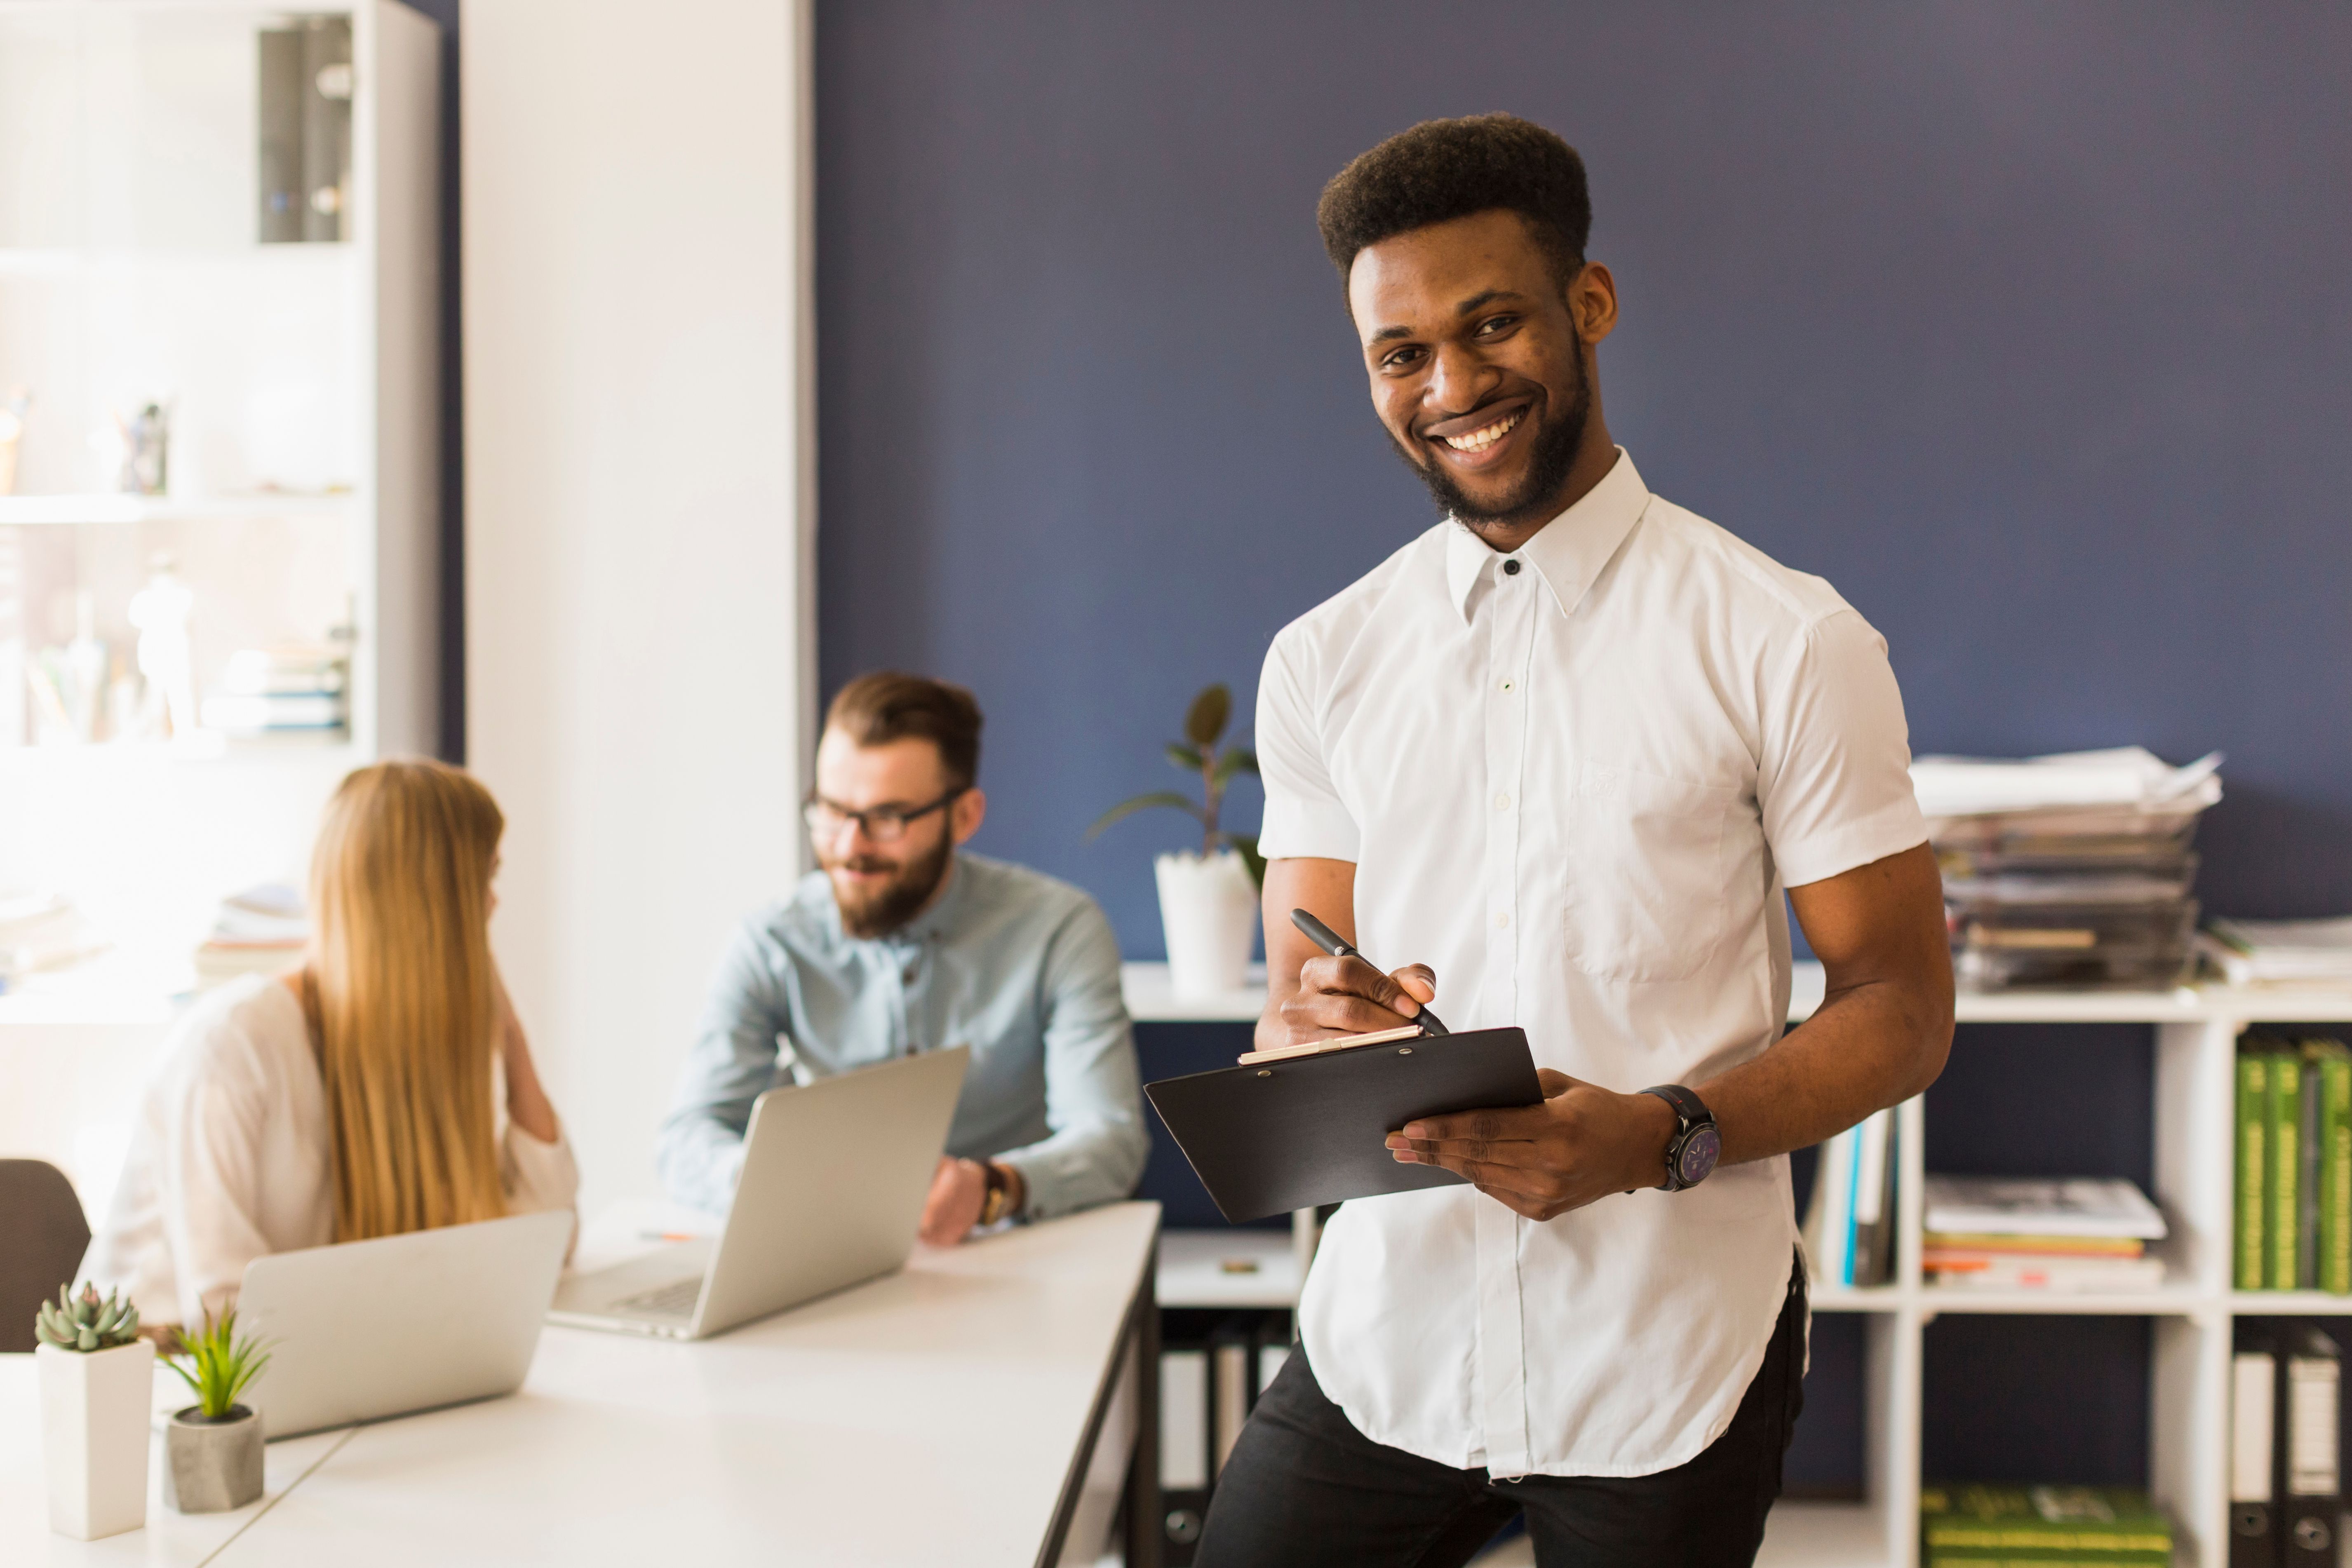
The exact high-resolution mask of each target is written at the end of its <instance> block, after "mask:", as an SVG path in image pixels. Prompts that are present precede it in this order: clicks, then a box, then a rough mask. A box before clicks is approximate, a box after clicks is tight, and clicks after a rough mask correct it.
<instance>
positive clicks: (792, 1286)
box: [547, 1046, 971, 1339]
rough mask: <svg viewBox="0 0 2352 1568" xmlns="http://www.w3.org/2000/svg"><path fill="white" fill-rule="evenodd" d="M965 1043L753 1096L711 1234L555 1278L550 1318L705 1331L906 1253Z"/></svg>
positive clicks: (722, 1328) (664, 1331) (721, 1329)
mask: <svg viewBox="0 0 2352 1568" xmlns="http://www.w3.org/2000/svg"><path fill="white" fill-rule="evenodd" d="M970 1060H971V1051H969V1050H968V1049H966V1048H965V1047H963V1046H957V1047H955V1048H954V1049H953V1050H950V1051H932V1052H930V1053H929V1054H928V1055H924V1056H913V1057H908V1058H906V1059H905V1060H903V1061H892V1062H886V1063H885V1064H883V1065H882V1066H879V1067H868V1068H865V1069H862V1070H860V1071H856V1072H845V1073H843V1074H842V1075H840V1076H839V1077H837V1078H820V1079H818V1080H816V1081H815V1082H812V1083H807V1084H803V1085H802V1086H801V1087H799V1088H793V1089H771V1090H769V1091H768V1092H766V1093H765V1094H762V1095H761V1096H760V1098H759V1099H758V1100H757V1101H756V1102H754V1103H753V1104H752V1106H751V1124H750V1126H748V1127H747V1128H745V1129H744V1133H743V1145H744V1146H743V1174H742V1176H740V1178H739V1179H738V1180H737V1182H736V1186H735V1204H734V1207H731V1208H730V1209H729V1210H728V1211H727V1223H726V1227H725V1228H723V1229H722V1230H720V1231H719V1237H718V1239H717V1241H716V1243H715V1244H714V1243H713V1242H712V1241H711V1240H709V1239H697V1240H693V1241H681V1242H676V1243H673V1244H672V1245H670V1246H668V1247H666V1248H664V1249H661V1250H660V1251H657V1252H653V1253H648V1254H647V1255H646V1256H645V1257H643V1258H637V1259H633V1260H630V1261H628V1262H626V1263H622V1264H618V1265H615V1266H614V1267H613V1268H610V1269H600V1270H597V1271H596V1272H594V1273H593V1274H582V1275H579V1276H577V1277H575V1278H573V1279H570V1280H566V1281H563V1284H562V1287H561V1288H560V1289H559V1290H558V1291H556V1295H555V1306H554V1309H553V1310H552V1311H551V1312H549V1313H548V1314H547V1320H548V1322H555V1323H567V1324H570V1325H572V1326H573V1327H575V1328H593V1329H617V1330H620V1331H622V1332H624V1333H644V1334H657V1335H659V1336H661V1337H663V1338H665V1339H701V1338H703V1337H704V1336H705V1335H708V1334H715V1333H725V1332H726V1331H727V1330H729V1329H731V1328H734V1327H736V1326H737V1325H738V1324H740V1323H747V1322H751V1320H752V1319H753V1318H763V1317H766V1316H767V1315H768V1314H769V1313H771V1312H782V1311H783V1310H784V1309H785V1308H786V1307H796V1306H798V1305H800V1304H801V1303H802V1302H803V1301H811V1300H813V1299H814V1298H815V1297H818V1296H822V1295H826V1294H828V1293H830V1292H832V1291H839V1290H845V1289H846V1288H848V1287H849V1286H851V1285H856V1284H859V1283H861V1282H863V1281H867V1280H871V1279H873V1278H874V1277H875V1276H877V1275H878V1274H887V1273H888V1272H889V1271H890V1270H893V1269H896V1268H898V1266H899V1265H900V1264H902V1263H904V1262H905V1261H906V1260H907V1254H908V1253H909V1252H911V1251H913V1250H914V1248H915V1232H916V1229H917V1228H918V1227H919V1226H920V1224H921V1223H922V1218H923V1200H924V1199H925V1198H926V1197H929V1195H930V1190H931V1177H932V1175H933V1173H934V1172H935V1171H936V1170H937V1169H938V1168H939V1162H940V1150H941V1149H943V1148H944V1147H945V1146H946V1145H947V1141H948V1124H949V1123H950V1122H951V1121H953V1120H954V1119H955V1108H956V1096H957V1094H958V1093H960V1092H961V1091H962V1088H963V1073H964V1066H965V1064H966V1063H967V1062H968V1061H970Z"/></svg>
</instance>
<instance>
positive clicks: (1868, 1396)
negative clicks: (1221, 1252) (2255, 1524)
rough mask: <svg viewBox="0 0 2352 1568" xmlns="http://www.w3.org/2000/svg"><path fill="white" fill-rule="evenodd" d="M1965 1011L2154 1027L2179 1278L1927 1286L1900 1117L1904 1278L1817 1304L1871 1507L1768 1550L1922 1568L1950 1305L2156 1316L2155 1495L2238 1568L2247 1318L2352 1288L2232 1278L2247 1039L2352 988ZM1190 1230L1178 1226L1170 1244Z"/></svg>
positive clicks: (1810, 990) (1790, 1514)
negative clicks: (2238, 1081)
mask: <svg viewBox="0 0 2352 1568" xmlns="http://www.w3.org/2000/svg"><path fill="white" fill-rule="evenodd" d="M1125 968H1126V974H1125V981H1126V988H1127V994H1128V997H1129V1010H1130V1011H1131V1012H1133V1013H1134V1015H1135V1017H1136V1018H1137V1019H1139V1020H1140V1021H1155V1020H1159V1021H1174V1020H1200V1021H1206V1020H1210V1019H1230V1020H1234V1021H1243V1020H1246V1019H1254V1018H1255V1017H1256V1016H1257V1013H1258V1010H1259V1008H1260V1007H1262V1006H1263V1002H1264V997H1263V993H1262V992H1261V993H1258V994H1257V995H1256V996H1255V998H1252V997H1251V996H1250V995H1247V994H1238V993H1237V994H1236V995H1235V996H1234V997H1231V998H1219V999H1218V1000H1217V1001H1216V1002H1215V1003H1213V1004H1202V1005H1193V1004H1188V1003H1184V1002H1181V1001H1178V1000H1177V999H1176V998H1173V997H1172V996H1171V995H1170V994H1169V991H1168V985H1167V978H1166V966H1164V965H1157V964H1129V965H1127V966H1126V967H1125ZM1821 997H1822V971H1821V968H1820V967H1819V966H1818V965H1811V964H1801V965H1799V966H1798V967H1797V975H1796V984H1795V986H1794V995H1793V996H1792V997H1791V998H1790V1009H1789V1010H1790V1021H1791V1022H1796V1021H1800V1020H1801V1019H1805V1018H1807V1017H1810V1016H1811V1012H1812V1010H1813V1009H1814V1008H1815V1007H1816V1006H1818V1005H1819V1004H1820V1001H1821ZM1958 1013H1959V1021H1960V1022H1962V1023H2030V1024H2067V1023H2085V1024H2092V1023H2131V1024H2147V1025H2151V1026H2153V1033H2154V1036H2155V1040H2154V1050H2155V1051H2156V1074H2155V1077H2156V1096H2155V1116H2156V1126H2155V1134H2156V1137H2155V1146H2156V1160H2155V1173H2156V1191H2155V1192H2154V1193H2153V1194H2151V1195H2150V1196H2152V1197H2154V1198H2155V1199H2156V1200H2157V1202H2158V1204H2159V1205H2161V1206H2162V1207H2163V1209H2164V1212H2165V1217H2166V1218H2167V1220H2168V1222H2169V1226H2170V1229H2171V1235H2170V1236H2169V1238H2168V1239H2167V1240H2165V1241H2164V1242H2163V1243H2161V1244H2160V1245H2159V1248H2158V1251H2159V1253H2160V1255H2161V1256H2162V1257H2163V1259H2164V1260H2165V1270H2166V1271H2165V1281H2164V1283H2163V1284H2162V1285H2161V1286H2159V1287H2158V1288H2156V1289H2154V1290H2150V1291H2137V1292H2133V1293H2131V1294H2127V1295H2126V1294H2113V1295H2063V1294H2053V1293H2050V1292H2046V1291H1977V1290H1970V1291H1950V1290H1943V1289H1939V1288H1937V1287H1936V1286H1933V1285H1929V1284H1927V1283H1925V1282H1924V1281H1922V1280H1921V1278H1920V1271H1919V1256H1920V1235H1921V1228H1922V1225H1921V1221H1922V1204H1921V1192H1922V1188H1923V1186H1924V1183H1923V1179H1922V1178H1923V1176H1924V1175H1925V1168H1926V1167H1925V1159H1924V1151H1925V1149H1926V1147H1927V1108H1926V1103H1925V1101H1924V1100H1918V1099H1915V1100H1910V1101H1906V1102H1905V1103H1904V1104H1903V1105H1902V1106H1901V1107H1900V1109H1899V1112H1898V1114H1899V1116H1900V1118H1901V1121H1900V1138H1899V1144H1900V1150H1901V1154H1900V1159H1901V1170H1900V1180H1899V1182H1898V1186H1897V1202H1898V1206H1899V1208H1898V1214H1899V1220H1900V1224H1899V1228H1898V1231H1897V1242H1896V1260H1895V1261H1896V1279H1895V1283H1893V1284H1890V1285H1885V1286H1878V1287H1874V1288H1871V1289H1866V1290H1852V1289H1835V1288H1818V1289H1816V1290H1815V1291H1814V1292H1813V1296H1812V1305H1813V1310H1814V1311H1815V1312H1858V1313H1861V1314H1863V1315H1864V1319H1865V1320H1866V1322H1867V1328H1866V1331H1865V1333H1864V1471H1865V1473H1864V1489H1865V1491H1866V1493H1867V1500H1865V1501H1864V1502H1861V1503H1857V1504H1823V1503H1783V1504H1781V1505H1780V1507H1778V1508H1776V1509H1775V1510H1774V1511H1773V1514H1772V1522H1771V1527H1770V1529H1769V1531H1768V1532H1767V1535H1766V1539H1765V1546H1764V1552H1763V1555H1762V1556H1761V1558H1760V1559H1759V1561H1760V1562H1762V1563H1768V1564H1772V1565H1775V1568H1916V1563H1917V1561H1918V1555H1919V1552H1918V1509H1919V1484H1920V1475H1919V1462H1920V1451H1921V1445H1920V1431H1921V1427H1922V1425H1923V1423H1924V1422H1926V1421H1928V1420H1931V1419H1933V1418H1934V1412H1932V1411H1929V1410H1927V1409H1926V1408H1925V1405H1924V1401H1923V1398H1922V1390H1921V1365H1922V1360H1923V1354H1922V1345H1923V1341H1922V1336H1923V1335H1924V1333H1925V1332H1926V1330H1927V1325H1928V1324H1930V1323H1932V1322H1935V1320H1936V1319H1937V1317H1938V1316H1940V1315H1943V1314H1945V1313H1960V1312H2000V1313H2012V1314H2058V1313H2067V1314H2089V1315H2103V1316H2109V1317H2145V1318H2147V1319H2148V1320H2150V1322H2151V1324H2152V1326H2153V1331H2154V1332H2153V1333H2152V1336H2151V1338H2152V1340H2153V1349H2152V1352H2151V1355H2152V1358H2153V1362H2152V1364H2151V1366H2150V1367H2149V1375H2148V1400H2149V1409H2148V1412H2147V1416H2148V1456H2147V1474H2148V1489H2149V1490H2150V1491H2151V1492H2153V1493H2154V1494H2155V1496H2156V1498H2157V1500H2158V1501H2159V1502H2161V1503H2162V1504H2164V1505H2165V1506H2166V1507H2167V1508H2168V1509H2169V1510H2170V1511H2171V1512H2172V1515H2173V1517H2174V1519H2175V1520H2176V1521H2178V1523H2179V1526H2180V1537H2181V1539H2180V1546H2179V1552H2178V1554H2177V1559H2178V1561H2179V1562H2180V1563H2188V1564H2195V1565H2196V1568H2227V1563H2228V1562H2229V1540H2228V1536H2227V1534H2226V1529H2227V1524H2228V1497H2227V1489H2228V1473H2227V1469H2226V1458H2227V1444H2228V1440H2229V1420H2228V1416H2229V1373H2230V1355H2231V1343H2232V1327H2233V1325H2234V1323H2235V1322H2236V1320H2237V1319H2239V1318H2242V1317H2278V1316H2321V1315H2330V1316H2352V1296H2331V1295H2325V1294H2320V1293H2316V1292H2311V1291H2251V1292H2250V1291H2232V1290H2231V1274H2230V1241H2231V1197H2232V1187H2231V1148H2232V1143H2233V1139H2234V1136H2235V1125H2234V1118H2233V1107H2234V1096H2235V1092H2236V1090H2235V1080H2234V1077H2233V1073H2232V1067H2233V1061H2234V1058H2235V1056H2236V1051H2237V1042H2238V1039H2239V1037H2240V1036H2241V1035H2242V1034H2244V1033H2245V1032H2246V1031H2247V1030H2250V1029H2254V1028H2257V1027H2260V1026H2263V1025H2270V1024H2305V1023H2319V1022H2325V1021H2328V1020H2338V1019H2352V991H2347V990H2311V989H2295V990H2290V989H2285V988H2253V987H2227V986H2208V987H2203V988H2197V989H2181V990H2176V991H2168V992H2147V993H2141V992H2115V991H2084V992H2017V993H2010V994H2003V995H1984V996H1971V995H1965V994H1964V995H1962V996H1961V997H1960V998H1959V1007H1958ZM2021 1092H2023V1091H2022V1090H2021ZM2053 1157H2055V1156H2053ZM2049 1174H2051V1175H2053V1176H2065V1175H2073V1174H2076V1173H2074V1172H2068V1171H2061V1170H2053V1171H2052V1172H2050V1173H2049ZM1184 1234H1185V1233H1181V1232H1178V1233H1173V1234H1172V1235H1171V1243H1176V1242H1177V1241H1178V1239H1179V1238H1181V1237H1182V1236H1183V1235H1184ZM1206 1246H1207V1244H1205V1243H1202V1242H1196V1241H1183V1242H1181V1245H1180V1251H1181V1255H1182V1256H1183V1257H1185V1258H1187V1259H1190V1258H1192V1257H1194V1256H1196V1255H1197V1254H1199V1253H1200V1252H1201V1251H1202V1250H1203V1249H1204V1248H1205V1247H1206ZM1184 1249H1189V1250H1184ZM1210 1250H1213V1248H1211V1249H1210ZM1269 1272H1270V1273H1271V1270H1269ZM1180 1277H1181V1276H1180ZM1293 1277H1295V1276H1285V1278H1293ZM1161 1304H1162V1305H1163V1306H1169V1305H1186V1304H1192V1303H1190V1302H1187V1301H1171V1300H1169V1293H1168V1291H1166V1290H1164V1289H1163V1291H1162V1292H1161ZM1203 1304H1206V1303H1203Z"/></svg>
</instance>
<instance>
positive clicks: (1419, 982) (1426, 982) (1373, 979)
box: [1261, 953, 1437, 1045]
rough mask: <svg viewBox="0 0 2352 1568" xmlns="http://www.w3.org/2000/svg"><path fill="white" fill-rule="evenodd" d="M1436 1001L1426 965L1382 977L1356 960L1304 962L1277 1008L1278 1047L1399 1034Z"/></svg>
mask: <svg viewBox="0 0 2352 1568" xmlns="http://www.w3.org/2000/svg"><path fill="white" fill-rule="evenodd" d="M1436 999H1437V976H1436V974H1435V973H1434V972H1433V971H1432V970H1431V968H1430V967H1429V966H1428V965H1426V964H1407V965H1406V966H1405V967H1403V968H1402V969H1399V970H1397V971H1396V972H1395V973H1394V974H1389V975H1383V974H1381V972H1380V971H1379V970H1378V969H1376V968H1374V967H1372V966H1371V965H1370V964H1368V963H1366V962H1365V961H1364V959H1363V957H1362V956H1361V955H1360V954H1356V953H1350V954H1349V955H1348V956H1345V957H1331V956H1318V957H1313V958H1309V959H1307V962H1306V963H1305V964H1303V965H1301V966H1300V967H1299V970H1298V989H1297V992H1296V993H1295V994H1294V995H1293V996H1292V997H1291V998H1290V999H1289V1000H1288V1001H1286V1002H1285V1003H1283V1004H1282V1009H1281V1019H1282V1027H1283V1029H1284V1030H1285V1031H1286V1033H1287V1036H1288V1038H1287V1039H1285V1040H1281V1041H1279V1042H1278V1043H1280V1044H1283V1045H1305V1044H1306V1043H1307V1042H1308V1041H1309V1040H1329V1039H1331V1038H1332V1037H1333V1036H1335V1035H1342V1034H1370V1033H1372V1032H1373V1031H1374V1030H1384V1029H1403V1028H1405V1027H1406V1026H1407V1025H1409V1024H1413V1023H1417V1022H1419V1021H1420V1015H1421V1009H1422V1004H1423V1003H1424V1002H1432V1001H1435V1000H1436ZM1261 1043H1262V1044H1263V1043H1275V1042H1266V1041H1263V1040H1262V1041H1261Z"/></svg>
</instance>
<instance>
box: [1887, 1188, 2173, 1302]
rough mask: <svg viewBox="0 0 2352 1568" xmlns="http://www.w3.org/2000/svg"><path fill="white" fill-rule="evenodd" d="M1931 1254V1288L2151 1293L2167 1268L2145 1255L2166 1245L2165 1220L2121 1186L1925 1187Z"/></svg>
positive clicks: (1927, 1269) (1926, 1261)
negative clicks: (2154, 1244) (2156, 1244)
mask: <svg viewBox="0 0 2352 1568" xmlns="http://www.w3.org/2000/svg"><path fill="white" fill-rule="evenodd" d="M2164 1235H2165V1224H2164V1215H2163V1213H2162V1211H2161V1210H2159V1209H2158V1207H2156V1205H2154V1204H2153V1203H2150V1202H2149V1201H2148V1200H2147V1195H2146V1194H2145V1193H2143V1192H2141V1191H2140V1190H2139V1188H2137V1187H2136V1186H2133V1185H2132V1184H2131V1183H2129V1182H2127V1181H2124V1180H2121V1179H2105V1180H2094V1179H2075V1180H2063V1181H2039V1180H2018V1179H2015V1178H2011V1177H2006V1176H1929V1177H1928V1178H1927V1237H1926V1249H1925V1251H1924V1252H1922V1254H1921V1256H1920V1268H1921V1270H1922V1271H1923V1272H1924V1273H1925V1274H1926V1276H1927V1281H1928V1282H1929V1283H1930V1284H1935V1285H1943V1286H1948V1287H1950V1286H1958V1287H1962V1288H1975V1289H1979V1290H2000V1291H2017V1290H2027V1291H2065V1292H2075V1291H2144V1290H2153V1289H2154V1288H2155V1287H2157V1286H2158V1285H2161V1284H2162V1283H2164V1260H2162V1259H2160V1258H2151V1257H2148V1256H2147V1244H2148V1243H2149V1242H2151V1241H2160V1240H2162V1239H2164Z"/></svg>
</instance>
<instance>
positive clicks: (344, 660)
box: [204, 644, 351, 736]
mask: <svg viewBox="0 0 2352 1568" xmlns="http://www.w3.org/2000/svg"><path fill="white" fill-rule="evenodd" d="M350 676H351V659H350V655H349V654H348V653H346V652H345V651H344V650H343V649H342V648H341V647H337V646H332V645H325V646H311V645H308V644H299V645H294V646H288V647H278V648H246V649H242V650H240V651H238V652H236V653H232V654H230V655H229V659H228V665H227V668H226V671H225V672H224V673H223V674H222V676H221V684H220V688H219V689H218V690H217V691H215V693H213V695H210V696H208V697H206V698H205V707H204V719H205V727H206V728H208V729H217V730H222V731H225V732H226V733H227V734H230V735H236V736H263V735H320V734H325V735H332V734H336V733H340V732H341V731H342V730H344V729H347V728H348V727H350V724H351V703H350V695H349V691H348V687H349V685H350Z"/></svg>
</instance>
